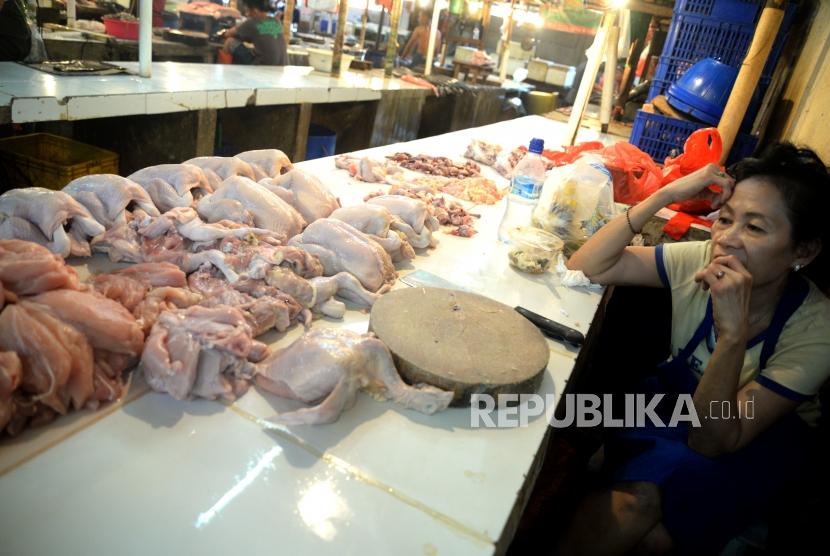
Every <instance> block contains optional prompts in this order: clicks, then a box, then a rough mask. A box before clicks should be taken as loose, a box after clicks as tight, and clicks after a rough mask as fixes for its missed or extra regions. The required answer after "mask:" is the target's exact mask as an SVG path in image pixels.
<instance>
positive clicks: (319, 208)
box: [259, 168, 340, 224]
mask: <svg viewBox="0 0 830 556" xmlns="http://www.w3.org/2000/svg"><path fill="white" fill-rule="evenodd" d="M259 183H260V185H263V186H265V187H266V188H267V189H268V190H269V191H271V192H273V193H276V194H277V195H279V196H280V198H282V199H283V200H285V201H286V202H287V203H288V204H290V205H291V206H292V207H294V208H295V209H297V211H299V213H300V214H301V215H302V217H303V218H305V220H306V222H307V223H309V224H310V223H312V222H314V221H315V220H318V219H320V218H327V217H328V216H329V215H330V214H331V213H332V212H333V211H335V210H337V209H338V208H340V202H339V201H338V200H337V198H336V197H335V196H334V195H332V194H331V192H329V190H328V189H327V188H326V186H325V185H323V182H321V181H320V180H319V179H317V177H316V176H314V175H312V174H309V173H307V172H303V171H302V170H300V169H298V168H295V169H294V170H291V171H290V172H288V173H287V174H283V175H282V176H279V177H277V178H266V179H263V180H260V182H259Z"/></svg>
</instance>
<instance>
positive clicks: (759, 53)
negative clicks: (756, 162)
mask: <svg viewBox="0 0 830 556" xmlns="http://www.w3.org/2000/svg"><path fill="white" fill-rule="evenodd" d="M786 3H787V2H786V0H767V3H766V5H765V6H764V11H763V12H762V13H761V19H760V20H759V21H758V26H757V27H756V28H755V35H754V36H753V37H752V44H750V45H749V51H748V52H747V53H746V58H744V61H743V63H742V64H741V69H740V71H738V78H737V79H736V80H735V85H734V86H733V87H732V93H730V95H729V100H728V101H726V107H725V108H724V109H723V115H722V116H721V119H720V123H719V124H718V132H719V133H720V136H721V139H722V140H723V154H722V155H721V160H720V162H721V164H723V163H725V162H726V159H727V157H728V156H729V151H730V150H732V145H733V144H734V143H735V137H736V136H737V135H738V130H739V129H740V127H741V123H742V122H743V119H744V115H745V114H746V109H747V107H748V106H749V103H750V102H751V101H752V94H753V93H754V92H755V88H756V87H757V86H758V80H759V79H760V77H761V72H762V71H763V70H764V65H765V64H766V63H767V58H768V57H769V53H770V50H771V49H772V43H773V42H774V41H775V36H776V35H777V34H778V29H779V27H781V21H782V20H783V19H784V6H785V5H786Z"/></svg>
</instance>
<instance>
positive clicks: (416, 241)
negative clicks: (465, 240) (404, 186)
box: [366, 195, 441, 248]
mask: <svg viewBox="0 0 830 556" xmlns="http://www.w3.org/2000/svg"><path fill="white" fill-rule="evenodd" d="M366 202H367V203H369V204H371V205H380V206H382V207H386V208H387V209H389V212H391V213H392V214H394V215H395V216H397V217H398V218H399V219H400V220H399V221H395V222H393V223H392V229H394V230H399V231H401V232H403V233H404V234H406V237H407V239H408V240H409V243H411V244H412V246H413V247H417V248H424V247H435V246H436V245H437V244H438V238H436V237H434V236H433V235H432V232H435V231H438V229H439V228H440V227H441V226H440V225H439V224H438V220H437V219H436V218H435V217H434V216H432V215H431V214H430V213H429V210H428V209H427V205H426V203H425V202H423V201H419V200H417V199H412V198H411V197H406V196H404V195H381V196H379V197H373V198H371V199H369V200H368V201H366Z"/></svg>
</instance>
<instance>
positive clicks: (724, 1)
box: [674, 0, 764, 24]
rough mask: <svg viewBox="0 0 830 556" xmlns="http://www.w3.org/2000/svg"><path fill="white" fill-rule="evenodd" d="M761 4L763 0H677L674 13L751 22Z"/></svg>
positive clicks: (736, 21) (733, 21) (735, 21)
mask: <svg viewBox="0 0 830 556" xmlns="http://www.w3.org/2000/svg"><path fill="white" fill-rule="evenodd" d="M763 5H764V2H763V0H677V1H676V2H675V4H674V13H676V14H681V15H695V16H701V17H712V18H715V19H717V20H720V21H728V22H731V23H750V24H751V23H753V22H754V21H755V18H756V17H757V16H758V12H759V11H760V9H761V7H762V6H763Z"/></svg>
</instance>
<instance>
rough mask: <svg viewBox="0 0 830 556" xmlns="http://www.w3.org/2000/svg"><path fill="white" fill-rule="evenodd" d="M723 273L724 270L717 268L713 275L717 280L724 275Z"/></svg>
mask: <svg viewBox="0 0 830 556" xmlns="http://www.w3.org/2000/svg"><path fill="white" fill-rule="evenodd" d="M725 274H726V272H724V271H723V270H719V271H717V273H715V277H716V278H717V279H718V280H720V279H721V278H723V277H724V275H725Z"/></svg>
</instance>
